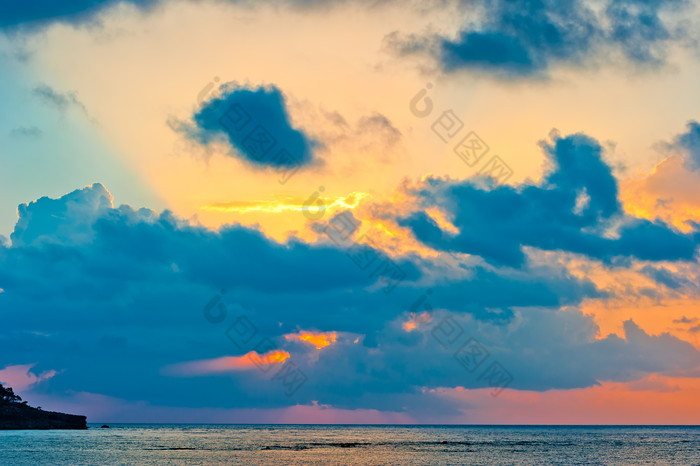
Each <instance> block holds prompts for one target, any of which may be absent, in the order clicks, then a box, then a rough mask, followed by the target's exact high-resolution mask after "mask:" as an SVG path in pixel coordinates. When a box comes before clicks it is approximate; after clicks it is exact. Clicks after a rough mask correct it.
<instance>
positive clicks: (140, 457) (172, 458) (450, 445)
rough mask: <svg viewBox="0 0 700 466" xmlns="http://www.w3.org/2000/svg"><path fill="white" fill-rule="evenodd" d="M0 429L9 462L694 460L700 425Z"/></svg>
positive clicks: (2, 454)
mask: <svg viewBox="0 0 700 466" xmlns="http://www.w3.org/2000/svg"><path fill="white" fill-rule="evenodd" d="M99 427H100V425H99V424H90V428H89V429H88V430H85V431H0V464H2V465H24V464H27V465H35V464H55V465H64V464H65V465H68V464H70V465H76V464H138V465H145V464H206V465H217V464H276V465H282V464H376V465H381V464H484V465H486V464H517V465H521V464H522V465H535V464H635V465H638V464H692V465H700V427H656V426H654V427H651V426H650V427H639V426H615V427H608V426H599V427H591V426H337V425H336V426H327V425H323V426H321V425H170V424H169V425H160V424H158V425H145V424H138V425H136V424H113V425H111V428H110V429H100V428H99Z"/></svg>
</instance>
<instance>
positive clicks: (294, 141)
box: [175, 83, 318, 168]
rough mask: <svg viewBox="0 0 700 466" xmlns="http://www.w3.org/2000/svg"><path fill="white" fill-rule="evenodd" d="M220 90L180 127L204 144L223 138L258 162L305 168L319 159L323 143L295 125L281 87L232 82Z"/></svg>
mask: <svg viewBox="0 0 700 466" xmlns="http://www.w3.org/2000/svg"><path fill="white" fill-rule="evenodd" d="M221 90H222V91H221V94H220V95H219V96H217V97H215V98H213V99H211V100H209V101H207V102H205V104H204V106H203V107H202V108H201V109H200V110H198V111H197V113H195V114H194V116H193V118H192V119H193V123H192V124H184V123H178V124H176V125H175V128H176V130H178V131H181V132H183V133H184V134H185V135H186V136H187V137H188V138H190V139H192V140H194V141H196V142H198V143H200V144H209V143H211V142H214V141H220V142H221V141H224V142H226V143H227V144H228V145H229V146H230V152H229V154H230V155H231V156H233V157H238V158H242V159H243V160H246V161H247V162H249V163H251V164H253V165H256V166H270V167H276V168H285V167H295V166H296V167H301V166H305V165H309V164H311V163H312V162H314V154H313V150H314V148H316V147H317V146H318V143H317V142H316V141H314V140H313V139H311V138H310V137H309V136H308V135H307V134H305V133H304V132H303V131H301V130H299V129H296V128H294V127H292V124H291V122H290V119H289V114H288V112H287V105H286V99H285V97H284V95H283V94H282V92H281V91H280V90H279V89H278V88H276V87H275V86H272V85H270V86H267V87H252V88H249V87H243V86H239V85H237V84H235V83H229V84H226V85H224V86H222V87H221Z"/></svg>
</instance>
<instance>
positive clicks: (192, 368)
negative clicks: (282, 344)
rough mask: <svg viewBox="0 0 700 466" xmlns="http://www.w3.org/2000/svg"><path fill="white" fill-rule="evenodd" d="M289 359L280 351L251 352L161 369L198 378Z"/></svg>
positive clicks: (287, 355) (170, 373) (286, 354)
mask: <svg viewBox="0 0 700 466" xmlns="http://www.w3.org/2000/svg"><path fill="white" fill-rule="evenodd" d="M287 358H289V353H288V352H286V351H281V350H272V351H268V352H267V353H265V354H264V355H263V356H260V355H259V354H258V353H257V352H255V351H251V352H249V353H248V354H246V355H244V356H222V357H220V358H215V359H202V360H199V361H189V362H183V363H179V364H173V365H171V366H167V367H165V368H163V372H164V373H165V374H167V375H173V376H185V377H186V376H198V375H209V374H220V373H225V372H235V371H246V370H251V369H254V368H257V367H259V366H260V365H264V364H278V363H283V362H284V361H286V360H287Z"/></svg>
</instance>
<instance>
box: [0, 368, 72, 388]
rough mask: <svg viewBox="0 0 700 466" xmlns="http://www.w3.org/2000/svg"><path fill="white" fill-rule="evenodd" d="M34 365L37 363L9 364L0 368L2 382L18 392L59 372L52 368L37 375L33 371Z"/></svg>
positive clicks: (0, 381) (0, 380)
mask: <svg viewBox="0 0 700 466" xmlns="http://www.w3.org/2000/svg"><path fill="white" fill-rule="evenodd" d="M34 366H36V363H34V364H20V365H16V366H7V367H5V368H4V369H2V370H0V383H2V384H4V385H8V386H10V387H12V389H13V390H14V391H16V392H22V391H24V390H27V389H28V388H29V387H31V386H33V385H36V384H38V383H41V382H44V381H46V380H49V379H50V378H51V377H53V376H54V375H56V374H57V373H58V372H56V371H54V370H50V371H46V372H42V373H41V374H39V375H36V374H34V373H33V372H31V369H32V368H33V367H34Z"/></svg>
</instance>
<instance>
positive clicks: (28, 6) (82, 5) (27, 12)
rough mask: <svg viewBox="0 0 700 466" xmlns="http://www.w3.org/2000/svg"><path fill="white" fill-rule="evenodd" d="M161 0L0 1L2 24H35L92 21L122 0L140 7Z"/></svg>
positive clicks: (11, 25)
mask: <svg viewBox="0 0 700 466" xmlns="http://www.w3.org/2000/svg"><path fill="white" fill-rule="evenodd" d="M158 1H159V0H63V1H52V0H31V1H26V2H15V1H7V2H0V28H10V29H16V28H18V27H23V28H34V27H40V26H44V25H47V24H50V23H54V22H66V23H73V24H79V23H83V22H86V21H89V20H90V19H91V18H93V17H94V15H95V14H96V13H99V12H100V11H102V10H103V9H105V8H108V7H110V6H113V5H117V4H119V3H128V4H131V5H135V6H137V7H140V8H144V7H148V6H151V5H154V4H156V3H157V2H158Z"/></svg>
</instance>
